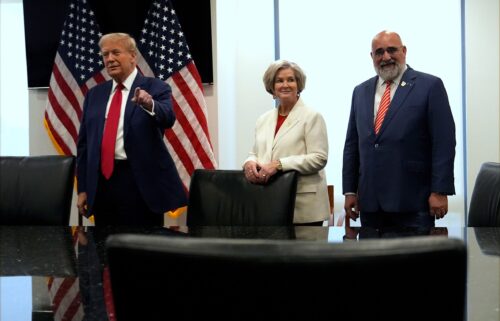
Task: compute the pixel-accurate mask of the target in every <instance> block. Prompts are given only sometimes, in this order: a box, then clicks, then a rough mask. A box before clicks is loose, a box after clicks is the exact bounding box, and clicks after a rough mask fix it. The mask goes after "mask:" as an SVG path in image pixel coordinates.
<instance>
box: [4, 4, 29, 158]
mask: <svg viewBox="0 0 500 321" xmlns="http://www.w3.org/2000/svg"><path fill="white" fill-rule="evenodd" d="M0 5H1V10H0V39H1V44H0V72H1V74H0V155H9V156H20V155H27V154H28V146H29V141H28V133H29V122H28V78H27V74H26V68H27V67H26V59H25V52H26V50H25V45H24V19H23V3H22V0H1V2H0Z"/></svg>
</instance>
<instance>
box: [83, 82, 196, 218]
mask: <svg viewBox="0 0 500 321" xmlns="http://www.w3.org/2000/svg"><path fill="white" fill-rule="evenodd" d="M112 84H113V82H112V81H111V80H110V81H107V82H105V83H102V84H99V85H97V86H95V87H93V88H92V89H90V90H89V91H88V93H87V95H86V96H85V102H84V104H83V117H82V121H81V125H80V132H79V136H78V144H77V150H78V152H77V177H78V192H79V193H80V192H86V193H87V206H88V213H92V208H93V205H94V201H95V195H96V191H97V184H98V181H99V175H100V159H101V141H102V135H103V131H104V121H105V114H106V105H107V102H108V100H109V96H110V95H111V90H112ZM137 87H140V88H141V89H144V90H146V91H147V92H148V93H149V94H150V95H151V96H152V97H153V99H154V113H155V115H154V116H151V115H150V114H148V113H147V112H146V111H145V110H143V109H142V107H140V106H138V105H136V104H135V103H134V102H132V101H131V99H132V97H133V95H134V91H135V89H136V88H137ZM174 122H175V114H174V111H173V108H172V100H171V89H170V87H169V86H168V85H167V84H166V83H164V82H162V81H161V80H159V79H156V78H150V77H144V76H142V75H140V74H137V76H136V78H135V80H134V82H133V84H132V87H131V88H130V92H129V97H128V98H127V104H126V107H125V118H124V125H123V131H124V134H123V135H124V145H125V152H126V154H127V159H128V162H129V164H130V167H131V169H132V172H133V175H134V179H135V181H136V183H137V186H138V188H139V191H140V193H141V195H142V198H143V199H144V200H145V202H146V204H147V205H148V207H149V208H150V210H151V211H153V212H156V213H164V212H166V211H169V210H172V209H176V208H179V207H181V206H185V205H186V204H187V197H186V192H185V190H184V187H183V184H182V181H181V179H180V177H179V174H178V172H177V168H176V166H175V163H174V161H173V160H172V157H171V156H170V153H169V152H168V150H167V148H166V145H165V143H164V141H163V133H164V131H165V129H167V128H170V127H172V126H173V124H174Z"/></svg>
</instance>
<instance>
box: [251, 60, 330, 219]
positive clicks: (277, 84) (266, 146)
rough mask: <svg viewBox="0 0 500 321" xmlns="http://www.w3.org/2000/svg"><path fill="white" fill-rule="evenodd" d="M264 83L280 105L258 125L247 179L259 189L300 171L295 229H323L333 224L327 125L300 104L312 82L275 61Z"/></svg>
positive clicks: (297, 70)
mask: <svg viewBox="0 0 500 321" xmlns="http://www.w3.org/2000/svg"><path fill="white" fill-rule="evenodd" d="M263 80H264V85H265V87H266V91H268V92H269V93H270V94H272V95H273V97H274V98H275V99H277V100H278V102H279V105H278V106H277V108H275V109H273V110H270V111H268V112H266V113H264V114H263V115H262V116H260V117H259V119H258V120H257V124H256V126H255V143H254V146H253V149H252V151H251V152H250V155H249V157H248V158H247V159H246V160H245V162H244V166H243V167H244V170H245V176H246V178H247V179H248V180H249V181H250V182H252V183H254V184H266V183H267V181H268V180H269V178H270V177H271V176H273V175H274V174H276V173H277V172H278V171H289V170H296V171H297V172H298V173H299V179H298V185H297V196H296V201H295V212H294V223H295V224H296V225H303V224H307V225H322V224H323V221H324V220H327V219H328V218H329V203H328V192H327V187H326V186H327V185H326V177H325V171H324V167H325V166H326V162H327V159H328V136H327V132H326V124H325V121H324V119H323V117H322V116H321V114H319V113H318V112H316V111H314V110H313V109H311V108H309V107H308V106H306V105H305V104H304V102H303V101H302V99H300V92H301V91H302V90H303V89H304V88H305V80H306V76H305V74H304V73H303V71H302V70H301V68H300V67H299V66H298V65H297V64H295V63H293V62H289V61H286V60H278V61H275V62H274V63H272V64H271V65H270V66H269V68H268V69H267V71H266V72H265V74H264V77H263Z"/></svg>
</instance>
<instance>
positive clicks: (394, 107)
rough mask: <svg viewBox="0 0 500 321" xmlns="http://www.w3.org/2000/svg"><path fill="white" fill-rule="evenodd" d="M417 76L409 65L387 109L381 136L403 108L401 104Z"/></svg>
mask: <svg viewBox="0 0 500 321" xmlns="http://www.w3.org/2000/svg"><path fill="white" fill-rule="evenodd" d="M416 76H417V75H416V74H415V73H414V72H413V69H411V68H409V67H408V69H407V70H406V71H405V73H404V74H403V77H401V82H400V83H399V85H398V89H397V90H396V93H395V94H394V97H393V98H392V101H391V104H390V105H389V110H388V111H387V114H386V115H385V118H384V122H383V123H382V127H381V128H380V132H379V136H380V135H382V133H383V132H384V129H385V128H387V126H389V124H390V122H391V120H392V119H393V118H394V116H395V115H396V114H397V113H398V112H399V110H400V109H401V105H402V104H403V102H404V101H405V99H406V97H408V95H409V94H410V92H411V91H412V89H413V87H414V86H415V78H416Z"/></svg>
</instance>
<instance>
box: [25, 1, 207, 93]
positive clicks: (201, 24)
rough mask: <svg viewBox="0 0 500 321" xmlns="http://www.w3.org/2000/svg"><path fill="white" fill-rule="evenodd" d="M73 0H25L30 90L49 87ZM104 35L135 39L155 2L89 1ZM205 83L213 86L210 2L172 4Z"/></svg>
mask: <svg viewBox="0 0 500 321" xmlns="http://www.w3.org/2000/svg"><path fill="white" fill-rule="evenodd" d="M70 1H71V0H43V1H40V0H24V1H23V6H24V30H25V39H26V59H27V69H28V87H29V88H36V87H48V86H49V81H50V74H51V72H52V65H53V64H54V58H55V54H56V51H57V46H58V42H59V37H60V35H61V31H62V27H63V24H64V20H65V18H66V13H67V10H68V6H69V3H70ZM87 1H88V4H89V6H90V8H91V9H92V10H93V11H94V13H95V15H96V20H97V23H98V24H99V27H100V30H101V32H102V33H103V34H106V33H109V32H126V33H129V34H131V35H132V36H134V37H135V38H136V39H137V38H138V36H139V35H140V30H141V28H142V25H143V23H144V19H145V17H146V14H147V11H148V9H149V7H150V5H151V3H152V0H129V1H125V2H124V1H123V0H106V1H102V0H87ZM170 1H171V3H172V6H173V7H174V9H175V11H176V13H177V18H178V19H179V22H180V24H181V27H182V30H183V32H184V36H185V38H186V41H187V42H188V45H189V48H190V51H191V55H192V57H193V60H194V62H195V63H196V67H197V68H198V71H199V73H200V76H201V79H202V82H203V83H212V82H213V68H212V33H211V17H210V0H170Z"/></svg>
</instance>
